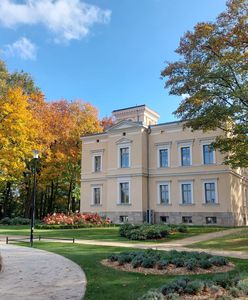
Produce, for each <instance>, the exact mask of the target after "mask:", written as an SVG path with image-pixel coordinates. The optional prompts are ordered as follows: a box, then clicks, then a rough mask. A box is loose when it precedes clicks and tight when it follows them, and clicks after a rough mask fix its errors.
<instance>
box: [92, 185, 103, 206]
mask: <svg viewBox="0 0 248 300" xmlns="http://www.w3.org/2000/svg"><path fill="white" fill-rule="evenodd" d="M95 188H100V203H99V204H96V203H95V199H94V189H95ZM91 205H92V206H101V205H102V184H94V185H92V186H91Z"/></svg>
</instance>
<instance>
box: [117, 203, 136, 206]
mask: <svg viewBox="0 0 248 300" xmlns="http://www.w3.org/2000/svg"><path fill="white" fill-rule="evenodd" d="M116 205H117V206H131V205H132V204H131V203H117V204H116Z"/></svg>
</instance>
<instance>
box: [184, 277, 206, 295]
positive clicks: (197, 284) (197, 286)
mask: <svg viewBox="0 0 248 300" xmlns="http://www.w3.org/2000/svg"><path fill="white" fill-rule="evenodd" d="M203 289H204V283H203V282H202V281H200V280H194V281H190V282H188V284H187V286H186V287H185V289H184V291H185V293H187V294H190V295H196V294H198V293H200V292H201V291H202V290H203Z"/></svg>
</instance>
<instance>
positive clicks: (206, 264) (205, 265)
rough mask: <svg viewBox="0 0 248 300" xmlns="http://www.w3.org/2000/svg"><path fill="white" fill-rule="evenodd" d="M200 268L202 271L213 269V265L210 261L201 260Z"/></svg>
mask: <svg viewBox="0 0 248 300" xmlns="http://www.w3.org/2000/svg"><path fill="white" fill-rule="evenodd" d="M199 267H200V268H202V269H210V268H211V267H212V264H211V262H210V261H209V260H208V259H201V260H200V261H199Z"/></svg>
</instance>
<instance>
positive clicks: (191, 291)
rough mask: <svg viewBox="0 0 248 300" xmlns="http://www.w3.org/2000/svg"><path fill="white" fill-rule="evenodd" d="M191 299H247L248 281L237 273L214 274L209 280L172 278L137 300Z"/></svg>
mask: <svg viewBox="0 0 248 300" xmlns="http://www.w3.org/2000/svg"><path fill="white" fill-rule="evenodd" d="M155 299H156V300H180V299H184V300H191V299H197V300H200V299H202V300H203V299H204V300H206V299H216V300H231V299H243V300H245V299H248V281H246V280H241V278H240V277H239V276H238V275H229V274H216V275H215V276H213V278H212V279H211V281H210V280H193V279H190V278H187V277H184V278H179V279H177V280H174V281H172V282H170V283H168V284H166V285H164V286H162V287H161V288H159V289H152V290H150V291H148V292H147V293H146V294H144V295H143V296H142V297H141V298H139V300H155Z"/></svg>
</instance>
